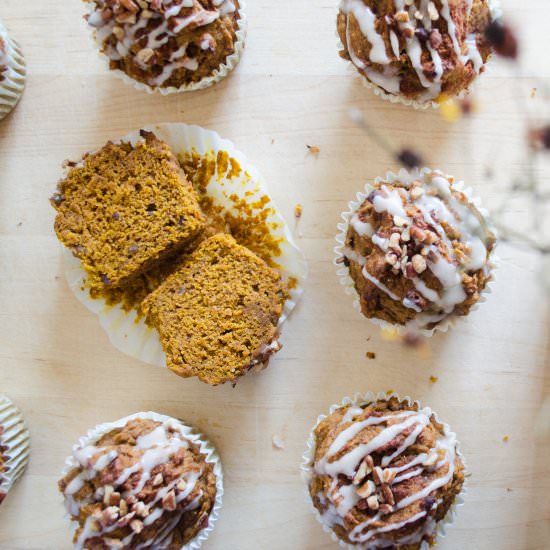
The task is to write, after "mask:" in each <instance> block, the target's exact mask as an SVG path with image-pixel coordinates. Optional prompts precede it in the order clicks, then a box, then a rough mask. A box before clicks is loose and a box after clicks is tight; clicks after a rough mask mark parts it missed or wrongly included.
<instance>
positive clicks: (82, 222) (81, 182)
mask: <svg viewBox="0 0 550 550" xmlns="http://www.w3.org/2000/svg"><path fill="white" fill-rule="evenodd" d="M141 135H142V138H143V139H142V140H140V141H139V142H138V143H136V144H135V145H132V144H131V143H128V142H122V143H112V142H109V143H107V145H105V146H104V147H103V148H102V149H100V150H99V151H97V152H95V153H91V154H88V155H86V156H85V157H84V158H83V160H82V161H80V162H79V163H70V164H69V171H68V173H67V176H66V177H65V179H64V180H62V181H61V182H60V183H59V185H58V190H57V193H56V194H55V195H54V196H53V197H52V199H51V202H52V205H53V206H54V208H55V209H56V210H57V217H56V220H55V231H56V233H57V236H58V238H59V240H60V241H61V242H62V243H63V244H64V245H65V246H66V247H68V248H69V249H70V250H71V251H72V253H73V254H74V255H75V256H76V257H77V258H79V259H80V261H81V262H82V267H83V268H84V269H85V271H86V272H87V273H88V280H87V283H86V284H87V285H88V286H89V288H90V290H91V292H92V296H93V297H97V296H101V293H102V291H104V290H105V289H108V290H111V289H115V288H119V287H123V286H124V285H125V284H128V283H129V282H131V281H132V280H134V279H135V278H136V277H137V276H139V275H141V274H143V273H145V272H146V271H147V270H149V269H151V268H152V267H154V266H156V265H158V264H159V263H160V262H161V261H163V260H165V259H167V258H169V257H171V256H173V255H175V254H176V253H178V252H179V251H181V250H182V249H184V248H185V247H186V246H187V245H188V244H189V243H190V242H191V241H192V240H193V239H194V238H196V237H197V236H198V235H199V234H200V232H201V231H202V230H203V228H204V219H203V215H202V213H201V211H200V208H199V205H198V202H197V198H196V195H195V192H194V191H193V188H192V186H191V185H190V184H189V183H188V181H187V179H186V177H185V174H184V173H183V171H182V170H181V168H180V166H179V164H178V161H177V160H176V158H175V157H174V155H173V154H172V152H171V150H170V148H169V147H168V145H167V144H166V143H164V142H163V141H160V140H159V139H157V138H156V136H155V135H154V134H153V133H151V132H145V131H142V133H141Z"/></svg>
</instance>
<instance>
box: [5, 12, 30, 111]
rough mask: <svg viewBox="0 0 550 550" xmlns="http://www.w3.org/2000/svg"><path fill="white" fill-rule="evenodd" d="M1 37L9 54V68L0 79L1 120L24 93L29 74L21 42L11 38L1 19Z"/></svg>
mask: <svg viewBox="0 0 550 550" xmlns="http://www.w3.org/2000/svg"><path fill="white" fill-rule="evenodd" d="M0 39H2V40H3V41H4V44H5V45H6V49H7V56H8V69H7V71H4V72H3V73H2V76H3V77H4V80H2V81H0V120H2V119H3V118H5V117H6V116H7V115H8V114H9V113H10V112H11V111H12V110H13V109H15V107H16V105H17V103H18V102H19V100H20V99H21V96H22V95H23V90H24V89H25V79H26V74H27V69H26V64H25V58H24V57H23V53H22V52H21V48H20V47H19V44H18V43H17V42H16V41H15V40H13V39H11V38H10V37H9V35H8V32H7V30H6V28H5V27H4V25H3V24H2V21H0Z"/></svg>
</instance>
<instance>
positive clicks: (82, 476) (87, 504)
mask: <svg viewBox="0 0 550 550" xmlns="http://www.w3.org/2000/svg"><path fill="white" fill-rule="evenodd" d="M143 416H144V417H143V418H140V415H134V417H131V418H130V419H128V420H127V421H126V422H125V424H124V425H122V426H120V427H116V428H111V429H110V430H109V431H107V432H106V433H104V434H102V435H101V436H100V437H99V438H95V439H96V440H93V438H92V440H90V438H89V437H88V438H84V439H83V440H81V442H80V444H78V445H77V446H75V447H74V449H73V453H72V456H71V457H70V458H69V459H68V463H69V464H71V467H70V468H68V471H67V473H66V475H64V476H63V478H62V479H61V480H60V482H59V490H60V491H61V493H62V494H63V496H64V498H65V507H66V509H67V512H68V513H69V515H70V517H71V519H72V520H73V521H75V522H77V524H78V526H77V528H76V531H75V533H74V545H75V548H82V549H87V550H96V549H107V548H124V549H137V548H159V549H160V548H163V549H165V550H181V548H182V547H183V546H184V545H185V544H187V543H188V542H190V541H192V540H193V539H195V538H196V537H197V535H199V533H200V532H201V531H202V530H204V529H205V528H207V527H208V524H209V518H210V516H211V513H212V510H213V508H214V505H215V501H216V492H217V486H216V474H215V471H214V466H213V464H212V462H211V461H207V456H206V455H205V454H202V453H201V449H200V445H199V444H198V443H197V442H192V441H191V440H190V439H189V438H188V436H187V435H186V432H185V426H183V424H181V423H180V422H179V421H177V420H175V419H169V418H167V419H166V420H164V421H162V422H161V421H157V420H154V419H151V418H147V417H146V415H143ZM149 416H150V415H149Z"/></svg>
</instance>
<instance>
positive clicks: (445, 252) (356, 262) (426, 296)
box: [343, 172, 496, 330]
mask: <svg viewBox="0 0 550 550" xmlns="http://www.w3.org/2000/svg"><path fill="white" fill-rule="evenodd" d="M417 175H418V179H416V180H414V178H413V180H414V181H412V182H406V183H404V182H401V181H399V180H395V181H393V182H391V183H390V182H384V181H380V182H378V183H375V184H373V186H372V187H373V191H372V192H371V194H370V195H369V197H367V199H365V201H364V202H363V203H362V204H361V205H360V207H359V208H358V209H357V211H356V212H355V213H354V214H353V216H352V217H351V220H350V224H349V228H348V231H347V235H346V240H345V249H344V252H343V254H344V262H345V263H346V265H347V266H348V268H349V274H350V276H351V278H352V280H353V282H354V285H355V289H356V290H357V293H358V295H359V302H360V306H361V311H362V313H363V315H365V316H366V317H368V318H375V319H380V320H383V321H386V322H388V323H390V324H393V325H401V326H403V325H411V326H414V327H416V328H421V329H428V330H430V329H433V328H434V327H435V326H437V325H438V324H439V323H441V322H442V321H444V320H445V319H448V318H449V317H453V316H464V315H467V314H468V313H469V312H470V310H471V309H472V307H473V306H474V305H475V304H476V303H477V302H478V301H479V299H480V297H481V293H482V292H483V290H484V289H485V287H486V286H487V283H488V282H489V280H490V279H491V269H490V267H491V264H490V256H491V254H492V251H493V249H494V247H495V243H496V237H495V235H494V233H493V232H492V231H491V229H490V228H489V227H488V225H487V223H486V221H485V220H484V218H483V216H482V214H481V213H480V212H479V210H478V209H477V208H476V207H475V205H474V204H473V203H472V202H471V201H470V199H468V197H467V196H466V195H465V194H464V193H463V192H462V191H459V190H457V189H456V188H455V187H454V184H453V180H452V178H450V177H449V176H443V175H442V174H441V173H440V172H430V173H427V174H417ZM433 182H438V185H439V184H441V185H445V182H446V185H447V188H445V187H444V188H443V190H442V191H440V190H438V187H437V185H434V183H433ZM445 189H448V191H449V195H446V193H447V191H445ZM377 197H378V198H377ZM388 197H393V200H394V203H393V206H391V207H390V209H389V210H392V208H397V209H401V208H402V209H403V213H404V216H405V218H401V217H400V216H395V215H394V214H393V213H392V212H391V211H389V210H387V209H384V208H381V207H380V206H378V210H377V206H376V205H380V204H383V202H380V203H378V202H377V201H378V200H381V201H388V200H389V199H388ZM435 209H437V210H438V212H436V211H435ZM457 209H460V210H461V211H460V212H457ZM439 216H441V218H440V217H439ZM453 216H456V218H454V217H453ZM461 216H462V217H463V218H466V217H468V224H469V225H465V224H464V220H463V219H462V218H461ZM441 267H446V268H447V269H446V270H444V273H443V276H442V275H441V274H440V268H441ZM452 277H454V278H455V279H452ZM449 278H451V283H449V281H448V279H449ZM452 283H454V286H451V285H452ZM461 288H462V290H461Z"/></svg>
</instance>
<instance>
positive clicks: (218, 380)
mask: <svg viewBox="0 0 550 550" xmlns="http://www.w3.org/2000/svg"><path fill="white" fill-rule="evenodd" d="M286 298H287V288H286V285H285V283H284V282H283V281H282V279H281V276H280V274H279V273H278V272H277V271H275V270H274V269H272V268H270V267H269V266H268V265H267V264H266V263H265V262H264V261H263V260H261V259H260V258H259V257H257V256H256V255H255V254H254V253H253V252H251V251H250V250H248V249H246V248H245V247H243V246H240V245H239V244H237V242H236V241H235V239H233V237H231V236H230V235H226V234H219V235H215V236H213V237H211V238H209V239H208V240H206V241H205V242H203V243H201V244H200V245H199V247H198V248H197V249H196V250H195V251H194V252H193V253H192V254H191V255H190V256H189V257H188V258H186V259H185V261H184V263H183V264H182V267H181V268H180V269H179V270H178V271H176V272H175V273H174V274H172V275H171V276H169V277H168V278H167V279H166V281H164V282H163V283H162V284H161V285H160V286H159V287H158V288H157V290H155V291H154V292H153V293H152V294H150V295H149V296H148V297H147V298H146V299H145V300H144V302H143V303H142V306H141V309H142V311H143V312H144V314H145V315H146V316H147V322H148V323H150V324H151V325H152V326H154V327H155V328H156V329H157V330H158V332H159V334H160V339H161V342H162V346H163V348H164V351H165V352H166V356H167V363H168V367H169V368H170V369H171V370H173V371H174V372H175V373H176V374H178V375H180V376H183V377H190V376H197V377H198V378H199V379H200V380H202V381H203V382H206V383H208V384H213V385H217V384H223V383H225V382H236V381H237V379H238V378H239V377H241V376H243V375H244V374H246V373H247V372H248V371H249V370H250V369H251V368H253V367H261V366H265V365H267V362H268V360H269V358H270V356H271V355H273V354H274V353H276V352H277V351H279V349H280V348H281V345H280V344H279V342H278V341H277V337H278V326H277V325H278V321H279V318H280V317H281V315H282V312H283V306H284V302H285V300H286Z"/></svg>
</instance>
